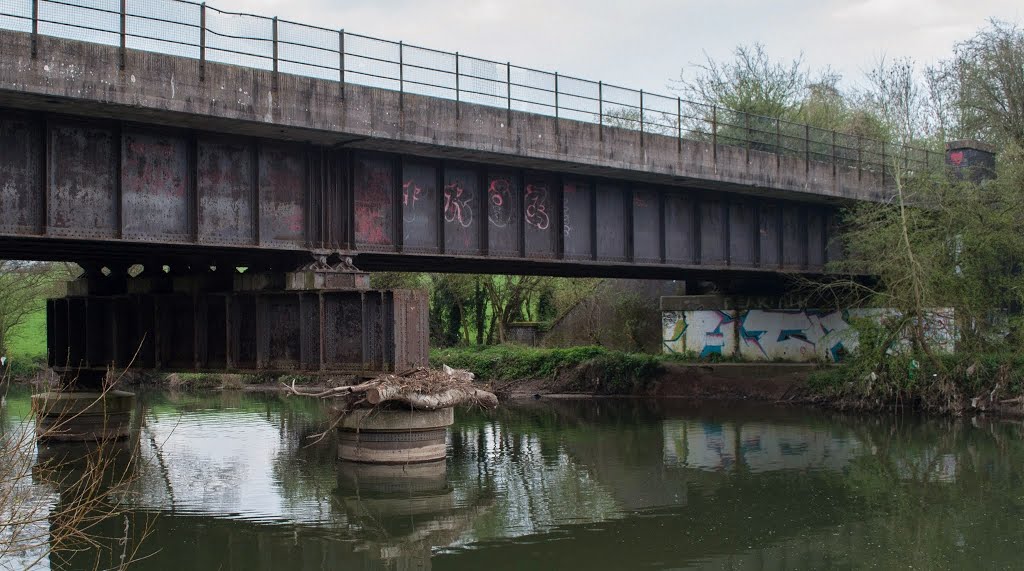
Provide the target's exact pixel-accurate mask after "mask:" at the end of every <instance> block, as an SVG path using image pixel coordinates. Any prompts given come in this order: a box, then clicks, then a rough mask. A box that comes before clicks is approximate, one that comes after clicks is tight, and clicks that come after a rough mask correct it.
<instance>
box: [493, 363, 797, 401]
mask: <svg viewBox="0 0 1024 571" xmlns="http://www.w3.org/2000/svg"><path fill="white" fill-rule="evenodd" d="M816 367H817V366H816V365H807V364H788V363H671V362H670V363H664V364H663V365H662V368H661V370H660V371H659V372H657V373H655V374H654V375H653V376H652V377H650V378H646V379H632V380H631V382H629V383H623V381H622V380H621V379H610V378H608V377H607V376H606V375H604V374H602V371H601V370H600V369H599V368H597V367H593V366H592V365H591V364H589V363H584V364H582V365H579V366H577V367H575V368H573V369H570V370H566V371H561V372H559V374H557V375H555V376H554V377H553V378H549V379H526V380H511V381H495V382H493V383H492V387H493V389H494V391H495V392H496V393H497V394H498V395H499V396H500V397H502V398H509V399H517V398H535V397H536V396H549V397H550V396H574V397H587V396H635V397H672V398H690V399H699V400H711V399H722V400H759V401H782V400H787V399H796V398H800V399H801V400H803V399H805V398H807V397H808V396H809V394H808V391H809V389H808V387H807V377H808V375H809V374H810V373H811V371H813V370H815V368H816ZM620 389H626V390H620Z"/></svg>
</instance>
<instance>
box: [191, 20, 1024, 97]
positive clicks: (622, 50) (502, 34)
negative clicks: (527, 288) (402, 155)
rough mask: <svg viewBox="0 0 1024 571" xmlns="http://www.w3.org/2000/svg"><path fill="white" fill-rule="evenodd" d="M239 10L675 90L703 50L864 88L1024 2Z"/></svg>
mask: <svg viewBox="0 0 1024 571" xmlns="http://www.w3.org/2000/svg"><path fill="white" fill-rule="evenodd" d="M210 4H211V5H212V6H215V7H217V8H221V9H230V10H239V11H245V12H251V13H257V14H261V15H267V16H274V15H276V16H279V17H281V18H286V19H289V20H293V21H299V22H304V23H313V24H318V25H321V26H326V27H331V28H342V27H344V28H345V29H346V30H347V31H351V32H357V33H362V34H368V35H372V36H377V37H380V38H384V39H391V40H403V41H405V42H407V43H410V44H416V45H420V46H424V47H432V48H437V49H441V50H446V51H459V52H460V53H463V54H466V55H475V56H478V57H484V58H488V59H494V60H498V61H512V62H513V63H516V64H517V65H522V66H526V67H535V68H538V69H543V70H547V71H558V72H560V73H563V74H567V75H574V76H577V77H582V78H586V79H594V80H598V79H600V80H603V81H605V82H608V83H617V84H619V85H623V86H627V87H634V88H640V89H645V90H648V91H653V92H663V93H664V92H667V91H668V89H667V84H668V83H669V80H670V79H674V78H677V77H678V76H679V72H680V70H681V69H682V68H684V67H688V66H690V64H692V63H696V62H700V61H702V60H703V58H704V55H703V54H704V52H707V54H709V55H710V56H711V57H713V58H716V59H721V58H726V57H728V56H729V55H730V52H731V51H732V49H733V48H735V46H737V45H739V44H749V43H753V42H761V43H763V44H765V46H766V47H767V48H768V52H769V54H771V55H772V57H774V58H776V59H783V58H792V57H796V56H798V55H799V54H800V53H801V52H803V54H804V58H805V61H806V62H807V63H808V64H809V66H810V67H811V68H812V69H817V68H821V67H823V66H831V67H832V68H833V69H834V70H836V71H838V72H840V73H841V74H842V75H843V77H844V81H845V83H846V84H847V85H851V84H855V83H857V82H859V81H860V80H861V78H862V77H863V72H864V70H865V69H868V68H870V67H871V66H872V64H873V62H875V61H877V60H878V58H879V57H881V56H883V55H885V56H887V57H890V58H891V57H900V56H910V57H913V58H914V59H915V60H916V61H918V62H920V63H930V62H933V61H935V60H937V59H940V58H943V57H946V56H948V54H949V53H950V50H951V47H952V45H953V44H954V43H955V42H956V41H958V40H963V39H965V38H968V37H969V36H971V35H972V34H973V33H974V31H975V30H977V29H978V27H979V26H982V25H983V24H984V23H985V21H986V20H987V19H989V18H993V17H994V18H999V19H1002V20H1006V21H1011V22H1016V23H1018V24H1020V23H1021V22H1022V21H1024V2H1022V1H1021V0H971V1H968V0H846V1H844V0H813V1H811V0H802V1H797V0H771V1H764V0H718V1H715V0H712V1H708V0H703V1H700V2H697V1H693V0H628V1H623V0H617V1H610V0H477V1H472V0H211V1H210Z"/></svg>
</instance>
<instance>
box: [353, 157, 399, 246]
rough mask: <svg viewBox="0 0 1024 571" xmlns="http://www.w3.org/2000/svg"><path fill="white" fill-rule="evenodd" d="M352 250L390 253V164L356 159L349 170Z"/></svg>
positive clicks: (392, 179) (392, 187)
mask: <svg viewBox="0 0 1024 571" xmlns="http://www.w3.org/2000/svg"><path fill="white" fill-rule="evenodd" d="M352 176H353V181H354V183H353V192H354V195H353V200H354V201H355V241H356V246H357V247H359V248H365V249H367V250H372V251H390V250H393V249H394V243H395V211H394V198H395V194H394V190H395V173H394V162H393V160H391V159H387V158H373V157H368V156H362V157H357V158H356V159H355V161H354V166H353V174H352Z"/></svg>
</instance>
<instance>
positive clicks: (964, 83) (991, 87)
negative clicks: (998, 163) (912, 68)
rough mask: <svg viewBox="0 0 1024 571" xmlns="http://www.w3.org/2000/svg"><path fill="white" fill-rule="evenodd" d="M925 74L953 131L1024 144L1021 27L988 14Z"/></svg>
mask: <svg viewBox="0 0 1024 571" xmlns="http://www.w3.org/2000/svg"><path fill="white" fill-rule="evenodd" d="M930 75H931V76H932V81H931V83H932V86H933V89H934V90H935V91H936V93H937V94H938V95H939V96H941V97H942V98H943V99H945V100H947V101H949V102H951V103H952V104H953V105H952V106H950V107H949V108H948V109H949V110H950V111H951V112H950V113H949V115H948V116H946V123H948V124H949V125H950V127H951V130H952V131H953V133H955V136H958V137H963V138H975V139H982V140H986V141H988V142H991V143H994V144H998V145H1007V144H1010V143H1013V144H1016V145H1018V146H1024V29H1022V28H1021V27H1020V26H1018V25H1016V24H1010V23H1007V22H1000V21H998V20H992V21H991V22H989V24H988V26H987V27H984V28H982V29H981V30H979V31H978V32H977V33H976V34H975V35H974V36H973V37H972V38H970V39H968V40H966V41H964V42H961V43H959V44H957V45H956V47H955V48H954V53H953V57H952V58H951V59H949V60H947V61H944V62H942V63H941V64H940V65H939V66H937V67H935V68H934V69H932V70H930Z"/></svg>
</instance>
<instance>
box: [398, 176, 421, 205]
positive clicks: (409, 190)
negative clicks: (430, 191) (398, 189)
mask: <svg viewBox="0 0 1024 571" xmlns="http://www.w3.org/2000/svg"><path fill="white" fill-rule="evenodd" d="M422 194H423V189H422V188H420V187H419V186H418V185H416V184H415V183H414V182H413V181H411V180H409V181H406V182H404V183H402V204H403V205H405V206H409V204H410V203H409V199H410V198H411V199H412V205H413V206H415V205H416V201H418V200H419V199H420V195H422Z"/></svg>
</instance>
